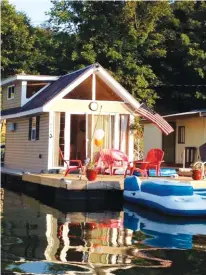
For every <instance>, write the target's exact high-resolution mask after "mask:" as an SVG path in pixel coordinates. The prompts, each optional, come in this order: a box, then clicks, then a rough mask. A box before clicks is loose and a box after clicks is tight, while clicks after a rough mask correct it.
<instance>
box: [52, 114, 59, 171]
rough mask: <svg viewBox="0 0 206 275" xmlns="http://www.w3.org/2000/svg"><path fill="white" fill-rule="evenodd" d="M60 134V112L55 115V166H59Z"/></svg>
mask: <svg viewBox="0 0 206 275" xmlns="http://www.w3.org/2000/svg"><path fill="white" fill-rule="evenodd" d="M59 136H60V112H55V115H54V157H53V166H54V167H58V166H59Z"/></svg>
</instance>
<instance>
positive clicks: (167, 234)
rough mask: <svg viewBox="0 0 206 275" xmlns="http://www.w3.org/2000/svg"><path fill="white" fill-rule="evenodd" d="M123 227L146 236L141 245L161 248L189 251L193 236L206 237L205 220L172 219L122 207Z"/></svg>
mask: <svg viewBox="0 0 206 275" xmlns="http://www.w3.org/2000/svg"><path fill="white" fill-rule="evenodd" d="M124 227H125V228H129V229H131V230H132V231H133V232H137V231H141V232H142V233H144V234H146V235H148V236H149V237H148V238H145V239H144V240H143V241H142V243H143V244H146V245H149V246H153V247H162V248H172V249H174V248H178V249H191V248H192V247H193V236H195V235H206V219H197V218H196V219H194V218H193V219H188V218H177V217H176V218H172V217H169V216H163V215H159V214H157V213H155V212H150V211H146V210H143V209H141V208H137V207H136V206H133V205H129V204H125V205H124Z"/></svg>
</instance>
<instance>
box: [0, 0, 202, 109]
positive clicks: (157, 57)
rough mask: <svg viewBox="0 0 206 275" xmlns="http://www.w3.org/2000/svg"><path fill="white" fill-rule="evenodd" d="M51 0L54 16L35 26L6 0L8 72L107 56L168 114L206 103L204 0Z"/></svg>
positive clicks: (135, 90) (142, 96)
mask: <svg viewBox="0 0 206 275" xmlns="http://www.w3.org/2000/svg"><path fill="white" fill-rule="evenodd" d="M51 2H52V3H53V7H52V9H51V10H50V12H49V15H50V20H49V22H47V24H45V25H44V26H41V27H33V26H32V25H31V24H30V21H29V19H28V17H27V16H26V15H25V14H23V13H20V12H17V11H16V10H15V8H14V7H13V6H12V5H10V4H9V3H8V1H7V0H3V1H2V42H3V44H2V69H3V73H2V76H3V77H6V76H8V75H10V74H14V73H18V72H21V71H22V70H23V71H25V72H26V73H40V74H57V75H59V74H64V73H67V72H69V71H73V70H74V69H79V68H82V67H84V66H86V65H89V64H92V63H95V62H99V63H100V64H101V65H102V66H103V67H104V68H106V69H107V70H108V71H109V72H110V73H111V74H112V75H113V76H114V78H115V79H116V80H117V81H119V82H120V83H121V84H122V85H123V86H124V87H125V88H126V89H127V90H128V91H129V92H130V93H131V94H132V95H133V96H134V97H135V98H136V99H137V100H139V101H140V102H142V101H144V102H146V103H147V104H148V105H149V106H154V105H155V104H156V107H157V109H158V110H159V111H160V112H166V113H168V112H170V111H185V110H190V109H194V108H201V107H204V106H205V98H206V89H205V87H203V86H198V87H197V86H194V87H193V86H191V85H203V84H206V81H205V80H206V76H205V73H206V44H205V41H206V3H205V2H204V1H199V2H198V1H196V2H195V1H194V2H193V1H188V2H187V1H174V2H170V1H69V0H61V1H59V0H52V1H51ZM8 19H9V20H8ZM185 84H187V85H190V87H185V88H183V87H182V86H177V85H185ZM194 106H195V107H194Z"/></svg>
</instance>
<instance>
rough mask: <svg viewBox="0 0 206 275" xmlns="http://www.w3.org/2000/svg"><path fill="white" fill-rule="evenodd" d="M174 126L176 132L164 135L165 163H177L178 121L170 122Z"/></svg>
mask: <svg viewBox="0 0 206 275" xmlns="http://www.w3.org/2000/svg"><path fill="white" fill-rule="evenodd" d="M170 125H171V126H172V127H173V129H174V132H172V133H171V134H169V135H168V136H165V135H163V136H162V150H163V151H164V152H165V155H164V161H165V163H167V164H168V163H169V164H174V163H175V143H176V138H175V137H176V123H175V122H170Z"/></svg>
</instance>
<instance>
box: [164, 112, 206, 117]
mask: <svg viewBox="0 0 206 275" xmlns="http://www.w3.org/2000/svg"><path fill="white" fill-rule="evenodd" d="M205 112H206V111H205ZM201 113H204V111H193V112H192V111H191V112H185V113H176V114H171V115H165V116H162V117H173V116H186V115H193V114H201ZM200 116H201V115H200Z"/></svg>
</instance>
